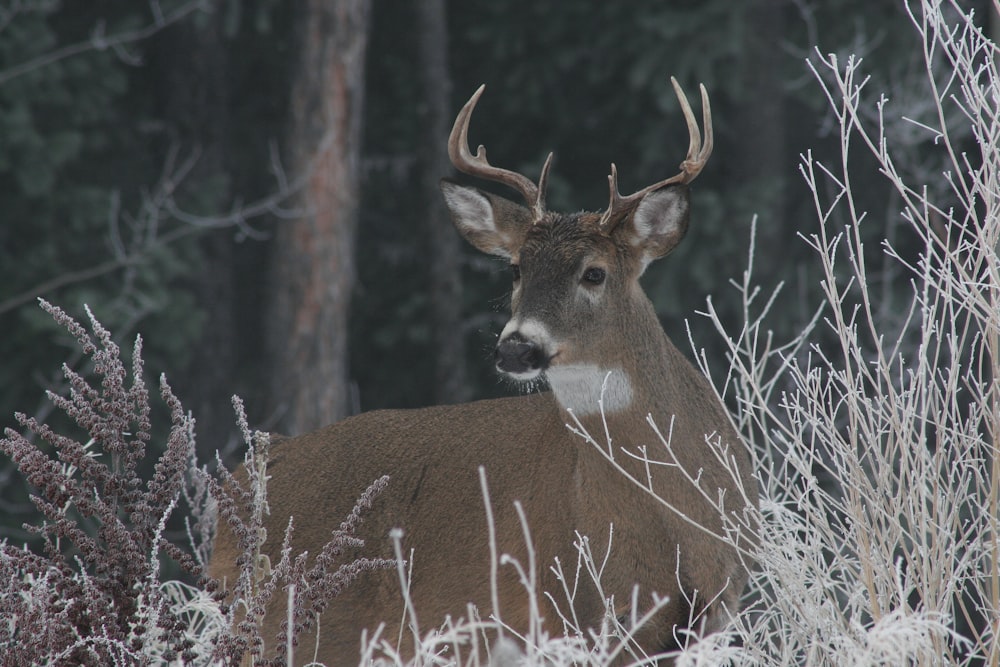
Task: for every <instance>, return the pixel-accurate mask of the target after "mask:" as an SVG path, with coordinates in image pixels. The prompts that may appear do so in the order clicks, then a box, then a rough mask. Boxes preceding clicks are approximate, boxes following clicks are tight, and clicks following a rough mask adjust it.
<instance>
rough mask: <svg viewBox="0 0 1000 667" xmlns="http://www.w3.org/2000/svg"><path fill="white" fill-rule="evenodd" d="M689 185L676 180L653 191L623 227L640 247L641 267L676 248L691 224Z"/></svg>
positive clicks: (629, 239) (625, 232) (628, 236)
mask: <svg viewBox="0 0 1000 667" xmlns="http://www.w3.org/2000/svg"><path fill="white" fill-rule="evenodd" d="M688 192H689V191H688V187H687V186H686V185H683V184H673V185H668V186H666V187H663V188H660V189H659V190H654V191H653V192H650V193H649V194H647V195H646V196H645V197H643V198H642V200H641V201H640V202H639V205H638V206H636V207H635V210H634V211H633V213H632V215H631V216H630V217H629V218H628V219H627V220H626V221H625V224H624V225H622V227H621V229H622V232H623V233H624V234H626V237H627V240H628V242H629V243H630V244H631V245H632V246H634V247H637V248H639V249H640V251H641V253H642V268H643V270H645V268H646V266H647V265H648V264H649V263H650V262H651V261H653V260H654V259H659V258H660V257H663V256H664V255H666V254H668V253H669V252H670V251H671V250H673V249H674V248H675V247H676V246H677V244H678V243H680V241H681V239H682V238H684V234H685V233H686V232H687V228H688V216H689V213H690V210H691V204H690V199H689V196H688Z"/></svg>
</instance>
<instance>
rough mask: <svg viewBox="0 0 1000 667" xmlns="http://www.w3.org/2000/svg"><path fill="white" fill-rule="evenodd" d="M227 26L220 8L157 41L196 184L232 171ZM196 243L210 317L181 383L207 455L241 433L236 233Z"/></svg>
mask: <svg viewBox="0 0 1000 667" xmlns="http://www.w3.org/2000/svg"><path fill="white" fill-rule="evenodd" d="M223 30H224V28H223V12H221V11H217V12H213V13H210V14H208V15H207V16H206V20H205V21H204V22H203V23H200V24H196V23H195V22H191V21H188V22H184V23H181V24H180V25H177V26H175V27H173V28H172V29H171V30H170V31H169V32H167V33H164V35H163V37H164V39H157V40H155V41H154V44H156V46H157V50H156V55H155V57H156V60H157V61H158V62H159V66H160V67H162V68H163V70H164V75H163V93H162V94H163V99H164V102H163V103H164V106H165V110H166V114H165V115H166V117H167V118H170V119H172V120H173V122H174V126H173V127H172V128H171V130H172V132H173V133H174V134H175V135H176V136H177V137H178V138H179V142H180V145H179V148H180V150H181V153H182V154H185V153H186V152H188V151H190V150H192V148H193V147H195V146H196V147H197V149H198V153H199V158H198V162H197V164H196V165H195V168H194V172H193V173H192V174H191V175H190V177H189V179H188V183H198V182H199V181H200V180H201V178H203V177H204V178H205V179H217V177H218V175H219V174H224V173H227V172H229V171H230V170H229V167H230V166H231V165H230V163H229V161H230V159H229V156H230V155H231V151H230V146H229V145H228V141H227V131H226V128H227V127H228V126H229V123H230V114H229V109H230V103H231V99H230V86H229V84H228V81H229V78H230V75H229V57H228V56H229V54H228V50H227V48H226V43H225V39H224V37H223ZM208 195H209V193H207V192H206V193H201V196H202V197H205V196H208ZM211 197H212V199H211V200H210V201H207V202H205V203H207V205H208V208H209V209H210V210H213V211H214V210H218V211H224V210H226V208H227V207H228V206H229V205H230V202H231V199H232V193H231V191H230V190H229V189H228V188H215V189H213V190H212V192H211ZM203 201H204V200H203ZM199 244H200V246H201V251H202V253H203V256H204V259H205V261H204V266H203V269H202V270H201V271H200V272H199V273H198V274H197V275H194V276H192V284H193V288H194V293H195V298H196V299H197V300H198V304H199V306H200V310H201V312H203V313H204V314H205V318H206V319H205V322H204V324H203V326H202V334H201V336H200V339H199V342H198V345H197V346H195V348H194V350H193V354H192V357H191V362H190V365H189V367H188V368H187V369H186V370H185V372H184V373H183V375H182V377H181V378H180V379H179V382H178V384H177V385H176V388H177V391H178V392H180V395H181V396H184V397H185V405H187V406H188V407H189V408H190V409H191V411H192V412H193V414H195V415H197V417H198V436H199V437H198V442H199V444H200V445H201V446H202V448H203V449H204V451H205V452H206V453H208V452H214V451H215V450H216V449H220V448H222V447H223V445H224V444H225V442H226V440H227V438H228V437H229V435H230V434H234V433H235V431H236V428H235V422H234V420H233V412H232V405H231V401H230V397H231V396H232V395H233V393H234V392H235V391H236V387H235V385H234V382H233V377H234V375H236V373H235V366H236V355H235V354H234V346H233V340H234V339H235V336H236V327H235V322H234V317H233V313H234V302H235V300H236V299H235V289H234V280H233V232H232V230H230V229H221V230H217V231H212V232H206V233H205V234H203V235H202V236H201V238H200V241H199Z"/></svg>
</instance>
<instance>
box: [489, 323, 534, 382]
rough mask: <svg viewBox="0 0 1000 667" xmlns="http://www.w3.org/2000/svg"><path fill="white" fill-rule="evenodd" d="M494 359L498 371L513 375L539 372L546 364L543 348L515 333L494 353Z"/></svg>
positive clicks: (501, 342)
mask: <svg viewBox="0 0 1000 667" xmlns="http://www.w3.org/2000/svg"><path fill="white" fill-rule="evenodd" d="M494 358H495V359H496V364H497V370H499V371H501V372H503V373H509V374H511V375H523V374H525V373H534V372H537V371H539V370H541V369H542V367H543V366H544V365H545V362H546V355H545V351H544V350H543V349H542V347H541V346H540V345H538V344H537V343H533V342H532V341H530V340H528V339H527V338H525V337H524V336H522V335H521V334H519V333H513V334H511V335H510V336H507V337H506V338H504V339H503V340H501V341H500V343H499V344H498V345H497V348H496V351H495V352H494Z"/></svg>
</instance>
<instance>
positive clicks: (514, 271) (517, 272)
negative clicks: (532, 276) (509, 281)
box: [510, 264, 521, 282]
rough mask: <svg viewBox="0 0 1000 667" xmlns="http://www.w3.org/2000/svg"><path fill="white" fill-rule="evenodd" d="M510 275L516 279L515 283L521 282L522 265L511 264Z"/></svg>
mask: <svg viewBox="0 0 1000 667" xmlns="http://www.w3.org/2000/svg"><path fill="white" fill-rule="evenodd" d="M510 275H511V277H512V278H513V279H514V282H517V281H518V280H520V279H521V267H520V265H518V264H511V265H510Z"/></svg>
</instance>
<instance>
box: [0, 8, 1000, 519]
mask: <svg viewBox="0 0 1000 667" xmlns="http://www.w3.org/2000/svg"><path fill="white" fill-rule="evenodd" d="M972 5H977V6H978V10H977V14H978V16H980V18H981V19H982V20H983V21H984V22H985V21H986V20H987V17H989V16H990V12H991V11H992V9H991V5H990V3H988V2H986V1H985V0H982V1H981V2H978V3H969V6H972ZM906 21H909V18H908V17H907V15H906V13H905V9H904V5H903V3H902V0H898V1H890V0H878V1H876V2H872V1H871V0H824V1H819V0H746V1H743V2H730V1H729V0H632V1H630V2H557V1H556V0H533V1H532V2H501V1H498V0H489V1H485V0H468V1H464V2H458V1H452V2H445V1H444V0H325V1H321V0H303V1H301V2H294V3H293V2H280V1H279V0H198V1H195V2H191V1H188V0H160V1H158V2H136V1H135V0H92V1H90V2H86V3H82V2H58V1H53V0H37V1H31V0H21V1H18V0H0V331H2V334H0V359H2V363H0V424H2V425H3V426H5V427H7V426H12V425H13V424H14V420H13V413H14V412H15V411H20V412H25V413H27V414H29V415H36V416H38V417H39V418H40V419H41V420H43V419H45V418H49V417H50V414H49V411H50V404H49V403H48V401H47V399H46V398H45V393H44V392H45V390H51V391H54V392H57V393H61V392H63V391H64V387H63V386H62V384H61V382H62V372H61V366H60V365H61V363H62V362H64V361H65V362H66V363H67V364H69V365H70V366H72V367H75V366H76V365H77V364H80V363H82V362H81V361H80V359H79V357H76V356H72V353H71V352H70V350H72V349H73V346H72V341H71V340H70V339H69V338H68V336H67V334H66V333H65V331H62V330H60V328H59V327H58V326H57V325H56V324H55V323H53V322H52V321H51V318H49V316H48V315H46V314H45V313H44V312H42V311H41V310H40V309H39V308H38V306H37V304H36V299H37V298H38V297H42V298H45V299H46V300H48V301H51V302H53V303H55V304H57V305H59V306H61V307H62V308H64V309H66V310H67V312H69V313H71V314H73V315H74V316H76V317H78V318H79V317H81V316H82V309H83V306H84V304H89V306H90V308H91V309H92V310H93V312H94V314H95V315H96V316H97V318H98V319H100V320H101V321H102V322H103V323H104V324H105V325H106V326H107V327H108V328H109V329H110V330H111V331H113V332H114V334H115V335H116V337H117V338H118V339H119V340H121V341H123V342H127V341H131V340H132V339H133V338H134V337H135V335H136V334H141V335H142V337H143V339H144V354H145V359H146V369H147V372H148V373H150V375H151V376H155V375H158V374H159V373H160V372H165V373H167V375H168V377H169V379H170V381H171V384H172V386H173V388H174V390H175V391H176V392H177V394H178V396H179V397H180V398H181V399H182V401H183V402H184V404H185V406H186V407H187V408H188V409H189V410H190V411H191V412H192V413H193V414H194V416H195V418H196V419H197V424H198V442H199V448H200V449H201V453H202V457H203V458H204V459H208V458H209V457H210V456H211V453H212V452H214V450H216V449H221V450H223V451H224V452H227V456H228V457H230V459H229V460H232V458H231V457H233V456H234V455H236V454H237V452H235V451H234V450H235V449H236V447H237V442H238V438H237V437H236V427H235V421H234V419H233V413H232V408H231V405H230V397H231V396H232V395H233V394H239V395H240V396H242V397H243V398H244V399H245V400H246V403H247V407H248V413H249V415H250V418H251V420H252V421H253V423H254V426H256V427H258V428H263V429H269V430H275V431H282V432H286V433H298V432H302V431H305V430H308V429H311V428H315V427H318V426H321V425H323V424H325V423H329V422H331V421H334V420H335V419H337V418H339V417H341V416H344V415H346V414H350V413H353V412H358V411H362V410H371V409H376V408H383V407H418V406H422V405H428V404H432V403H442V402H455V401H462V400H470V399H473V398H484V397H490V396H496V395H503V394H506V393H509V392H511V391H513V390H512V389H511V388H509V387H507V386H505V385H504V384H503V383H501V382H500V381H499V380H498V379H497V378H496V376H495V374H494V372H493V370H492V361H491V355H492V347H493V343H494V340H495V336H496V333H497V332H498V331H499V330H500V328H501V327H502V325H503V323H504V321H505V317H506V315H505V313H506V303H505V299H506V295H507V293H508V292H509V275H508V273H509V272H508V270H507V267H506V266H505V265H504V264H503V263H502V262H499V261H497V260H494V259H491V258H486V257H483V256H480V255H479V254H477V253H476V252H475V251H474V250H473V249H472V248H470V247H466V246H465V245H464V244H463V243H462V242H461V241H460V239H459V238H458V236H457V234H456V233H454V231H453V230H452V228H451V224H450V222H449V220H448V219H447V214H446V211H445V210H444V208H443V202H442V200H441V197H440V195H439V193H438V189H437V183H438V181H439V179H440V178H442V177H453V176H454V173H453V170H452V169H451V166H450V164H449V163H448V161H447V156H446V151H445V148H446V146H445V143H446V139H447V133H448V131H449V129H450V127H451V123H452V121H453V119H454V115H455V113H456V111H457V110H458V108H459V107H460V106H461V104H462V103H464V102H465V100H466V99H468V97H469V96H470V95H471V93H472V92H473V91H474V90H475V89H476V87H477V86H478V85H479V84H481V83H486V84H487V92H486V94H485V95H484V97H483V98H482V100H481V101H480V104H479V107H478V108H477V110H476V114H475V117H474V119H473V123H472V129H471V132H470V140H471V142H472V143H473V146H475V144H478V143H482V144H485V145H486V146H487V147H488V149H489V151H490V159H491V162H493V163H494V164H497V165H501V166H504V167H507V168H512V169H516V170H519V171H522V172H523V173H525V174H526V175H528V176H529V177H532V178H535V177H537V174H538V171H539V170H540V167H541V164H542V161H543V159H544V156H545V155H546V154H547V153H548V151H550V150H551V151H554V152H555V154H556V162H555V165H554V168H553V171H552V179H551V184H550V188H549V206H550V208H552V209H556V210H560V209H561V210H576V209H580V208H585V209H591V210H598V209H601V208H603V207H604V206H605V205H606V199H607V185H606V179H605V177H606V175H607V173H608V170H609V165H610V163H611V162H612V161H614V162H616V163H617V165H618V168H619V172H620V181H621V189H622V190H623V191H633V190H636V189H639V188H640V187H642V186H644V185H646V184H647V183H650V182H653V181H656V180H659V179H661V178H663V177H665V176H666V175H669V174H672V173H674V172H675V171H676V169H677V165H678V163H679V162H680V160H681V159H682V158H683V156H684V153H685V151H686V142H687V135H686V130H685V128H684V125H683V120H682V116H681V113H680V110H679V108H678V106H677V102H676V100H675V98H674V95H673V92H672V89H671V87H670V84H669V77H670V76H671V75H673V76H676V77H677V78H678V80H679V81H680V82H681V85H682V86H683V87H684V89H685V90H687V91H688V94H689V96H690V97H691V98H692V102H693V103H694V104H695V111H696V113H698V112H699V109H698V106H697V102H696V101H695V100H696V99H697V94H696V90H697V88H696V86H697V84H698V83H704V84H705V86H706V87H707V88H708V91H709V95H710V97H711V100H712V109H713V118H714V126H715V137H716V148H715V153H714V155H713V157H712V159H711V161H710V162H709V165H708V167H707V168H706V171H705V172H704V173H703V175H702V176H701V177H700V178H699V179H698V181H697V183H696V184H695V185H694V194H693V209H694V210H693V220H692V226H691V230H690V232H689V234H688V239H687V240H686V241H685V242H684V243H683V244H682V245H681V247H680V248H679V249H678V250H677V251H676V252H675V253H674V254H673V255H672V256H671V257H670V258H669V259H667V260H665V261H663V262H660V263H657V264H655V265H653V266H652V267H651V268H650V270H649V271H648V272H647V275H646V277H645V278H644V284H645V286H646V289H647V292H648V293H649V295H650V297H651V298H652V300H653V302H654V304H655V305H656V308H657V310H658V312H659V314H660V316H661V319H662V321H663V323H664V326H665V328H666V330H667V332H668V334H669V335H670V336H671V338H672V339H673V340H674V341H675V343H677V345H678V347H680V348H681V349H682V350H685V351H689V350H690V345H689V344H688V342H687V337H688V327H690V330H691V332H692V336H693V339H694V340H695V341H696V344H697V345H698V346H699V347H701V348H705V349H706V351H707V354H708V356H709V358H711V359H713V360H714V361H715V363H717V364H718V367H719V368H722V369H724V367H725V363H726V362H725V358H724V355H723V353H722V349H723V346H722V345H721V344H719V343H718V342H716V341H715V340H713V339H714V338H715V336H716V334H715V333H714V332H713V331H712V330H711V328H710V326H709V324H708V322H707V321H705V320H704V319H703V318H700V317H698V316H697V314H696V311H697V310H698V309H699V308H700V307H701V306H702V305H703V304H704V300H705V298H706V296H709V295H712V297H713V300H714V302H715V304H716V307H717V308H718V309H719V310H720V311H722V312H724V313H725V312H729V314H730V316H731V317H732V318H733V321H735V322H738V321H740V320H739V317H740V316H741V313H738V312H735V309H736V308H737V304H738V303H739V301H738V299H736V298H732V299H727V290H728V283H729V281H730V280H731V279H739V277H740V276H741V274H742V272H743V270H744V268H745V266H746V263H747V250H748V246H749V241H750V225H751V220H752V218H753V216H754V215H756V216H758V217H759V227H758V234H757V254H756V259H755V263H756V277H757V278H758V279H759V280H761V281H762V282H763V283H764V284H765V286H773V285H775V284H777V283H779V282H781V281H785V284H786V286H785V288H784V290H783V292H782V302H781V304H780V308H781V312H782V313H783V319H784V321H785V322H787V326H788V331H798V330H800V329H801V327H802V325H803V324H804V323H805V322H806V321H807V320H808V318H809V317H810V316H811V313H812V310H813V308H814V304H815V303H816V301H817V300H816V298H814V297H815V295H816V294H817V293H818V291H819V290H820V286H819V284H818V283H817V281H816V280H814V279H813V277H812V276H811V275H810V270H809V269H808V268H807V264H808V262H809V260H810V259H811V256H812V253H811V251H810V250H809V249H808V248H807V246H806V245H805V244H804V243H803V242H802V241H801V240H799V239H798V236H797V235H798V234H809V233H811V232H812V231H813V227H814V226H815V224H816V223H815V219H816V217H815V214H814V212H813V211H812V206H813V203H812V200H811V198H810V196H809V193H808V191H807V190H806V189H805V188H804V187H801V185H800V181H799V178H800V177H799V175H798V171H797V164H798V156H799V154H800V153H803V152H805V151H807V150H812V151H813V154H814V155H815V156H817V157H818V158H819V159H825V158H828V157H829V156H834V155H836V154H837V153H836V151H837V132H836V131H835V128H832V127H831V126H830V123H831V122H832V117H831V116H830V115H829V114H828V113H827V112H826V111H825V106H826V100H825V99H823V98H822V92H821V88H820V87H819V86H818V85H817V84H816V82H815V80H814V75H813V74H812V72H811V71H810V70H809V68H808V66H807V59H808V58H809V57H810V55H811V54H812V53H814V51H813V48H814V47H815V48H818V49H819V51H820V52H822V53H831V52H832V53H838V54H843V55H844V57H846V55H847V54H851V53H854V54H858V55H860V56H863V57H864V58H865V59H866V64H867V68H868V69H869V70H870V71H872V72H874V73H875V74H874V76H875V77H877V78H878V79H879V80H878V81H877V82H874V83H873V85H875V86H876V87H877V89H881V90H885V91H888V94H889V96H890V97H891V98H892V100H893V103H894V109H897V110H898V109H903V110H905V112H904V113H903V114H896V115H895V116H894V117H893V118H892V119H889V121H890V122H892V123H893V124H894V125H893V126H892V128H891V129H892V132H893V135H894V136H895V137H896V139H897V141H896V144H895V145H896V147H897V149H905V150H907V151H908V152H909V153H910V158H911V159H910V160H909V166H910V168H911V169H912V170H913V171H914V173H915V174H920V173H923V172H926V173H929V174H932V173H933V174H938V173H940V169H941V168H940V166H939V165H938V164H935V163H933V162H932V161H931V158H930V157H929V156H930V155H932V154H933V153H932V152H931V151H927V150H926V149H927V145H926V144H925V143H923V142H925V141H926V134H925V133H918V132H914V131H913V129H912V128H913V126H912V125H908V124H907V123H906V122H903V121H901V120H900V118H899V116H900V115H903V116H906V117H908V118H911V119H913V120H915V121H917V122H919V121H920V119H921V118H926V115H927V114H928V113H931V112H932V111H933V109H932V107H931V106H930V105H929V104H928V103H926V101H925V100H921V99H919V98H918V97H915V96H914V95H913V94H912V93H908V91H909V90H912V89H914V88H913V86H911V85H909V84H908V82H911V81H915V80H918V79H922V78H923V77H925V76H926V74H925V72H924V70H923V67H924V65H923V60H922V57H921V53H920V51H919V49H920V48H921V45H920V43H919V42H918V40H917V37H916V35H915V33H914V31H913V30H910V29H908V28H907V26H906V25H905V24H904V22H906ZM942 71H945V70H942ZM910 136H912V137H913V139H912V141H908V139H907V138H908V137H910ZM953 140H957V141H959V142H961V140H962V137H961V136H958V137H957V138H956V137H953ZM864 159H865V157H864V156H863V155H859V160H864ZM936 180H938V181H940V180H941V179H936ZM925 182H926V181H925ZM855 187H856V190H855V194H858V193H859V191H861V189H857V186H855ZM885 187H886V186H885V185H883V184H882V183H878V184H873V185H872V186H871V188H872V191H871V192H869V193H867V194H868V195H870V200H871V202H882V203H879V204H877V205H876V204H873V208H871V209H869V216H872V217H875V218H877V219H879V220H880V221H883V220H884V224H881V222H880V224H878V225H875V224H872V225H869V226H868V227H867V228H866V230H865V233H866V234H871V235H872V238H873V243H872V244H871V248H870V252H871V257H870V258H869V261H870V267H875V270H872V269H871V268H870V269H869V271H870V273H869V275H881V276H883V278H882V279H881V280H880V284H879V285H878V289H879V290H880V293H882V294H883V295H884V298H883V299H882V303H883V304H884V307H885V308H886V309H887V312H891V309H892V308H893V307H894V300H893V294H894V287H895V286H897V283H898V280H896V279H895V278H896V276H894V275H893V274H892V273H890V272H889V270H888V269H887V270H886V271H885V272H884V273H881V274H880V273H879V271H878V269H877V267H880V266H882V265H883V259H882V251H881V249H880V247H879V244H878V242H877V241H874V239H878V238H882V237H886V236H888V237H889V238H892V239H894V242H895V244H896V247H897V248H904V249H905V248H906V246H907V239H906V238H905V234H906V232H905V231H903V230H904V228H903V226H902V224H901V220H900V219H899V216H898V210H897V207H895V206H889V207H886V206H885V204H884V202H885V201H887V200H888V201H892V199H891V196H890V195H889V194H887V192H886V191H885V189H884V188H885ZM876 189H878V191H876ZM503 194H508V195H509V194H510V193H503ZM875 206H877V208H874V207H875ZM897 228H898V229H899V232H898V233H899V234H900V235H902V237H900V238H896V235H897V232H896V231H895V230H896V229H897ZM914 247H916V244H914ZM914 252H916V250H915V249H914ZM727 303H731V305H728V306H727ZM727 308H728V311H727ZM778 333H780V332H778ZM84 370H85V369H84ZM51 418H53V419H56V418H57V417H56V416H55V415H51ZM25 491H26V490H25V487H24V483H23V482H22V481H21V480H19V479H17V478H16V475H15V473H14V469H13V466H10V465H7V464H6V462H5V464H3V465H0V524H3V525H2V526H0V530H2V531H3V532H2V534H0V536H8V537H12V538H15V539H21V538H23V533H22V531H21V530H20V528H19V526H20V524H21V523H22V521H24V520H25V519H26V517H27V516H28V515H29V514H30V513H31V511H32V507H31V504H30V503H29V502H27V500H26V495H25Z"/></svg>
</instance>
